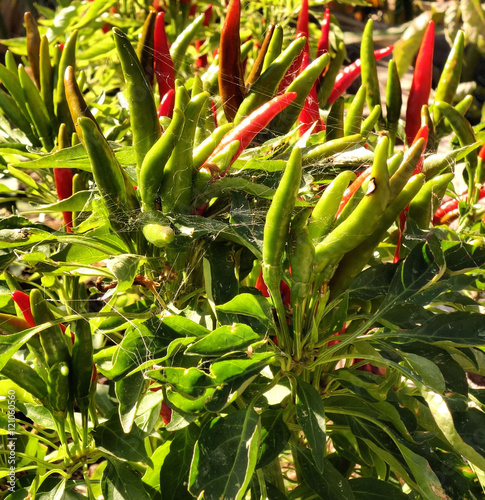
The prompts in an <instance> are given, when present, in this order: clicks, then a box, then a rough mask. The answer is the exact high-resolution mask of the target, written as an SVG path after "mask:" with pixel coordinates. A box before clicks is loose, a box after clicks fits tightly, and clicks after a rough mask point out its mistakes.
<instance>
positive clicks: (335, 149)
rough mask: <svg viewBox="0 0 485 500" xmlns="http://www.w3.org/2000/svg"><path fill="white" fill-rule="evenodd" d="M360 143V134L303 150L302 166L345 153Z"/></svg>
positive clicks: (361, 138)
mask: <svg viewBox="0 0 485 500" xmlns="http://www.w3.org/2000/svg"><path fill="white" fill-rule="evenodd" d="M362 143H363V137H362V136H361V135H360V134H355V135H349V136H347V137H342V138H340V139H335V140H333V141H329V142H325V143H324V144H318V145H317V146H313V147H310V148H308V149H305V151H304V152H303V166H307V165H311V164H313V163H315V162H318V161H321V160H324V159H325V158H328V157H329V156H332V155H335V154H337V153H341V152H343V151H347V150H348V149H351V148H352V147H354V146H358V145H359V144H362Z"/></svg>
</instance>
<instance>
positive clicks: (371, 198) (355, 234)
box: [315, 137, 389, 272]
mask: <svg viewBox="0 0 485 500" xmlns="http://www.w3.org/2000/svg"><path fill="white" fill-rule="evenodd" d="M388 149H389V139H388V138H387V137H381V138H380V139H379V142H378V143H377V146H376V149H375V153H374V163H373V165H372V172H371V179H370V181H369V185H368V188H367V192H366V193H365V196H364V198H363V199H362V200H361V202H360V203H359V204H358V205H357V207H356V208H355V210H354V211H353V213H352V214H351V216H350V217H348V218H347V219H345V220H344V221H343V222H342V223H341V224H340V225H338V226H337V227H336V228H335V229H334V230H333V231H332V232H331V233H329V234H328V235H327V236H326V238H325V239H324V240H323V241H322V242H321V243H319V244H318V245H317V246H316V249H315V261H316V266H317V269H316V271H317V272H321V271H323V270H324V269H325V268H326V266H327V265H329V264H336V263H337V262H338V261H339V260H340V259H341V258H342V257H343V255H345V254H346V253H347V252H350V250H352V249H353V248H355V247H356V246H357V245H359V244H360V243H361V242H362V241H364V240H365V239H366V238H367V237H369V236H370V235H371V234H372V233H373V231H374V230H375V227H376V226H377V224H378V222H379V220H380V218H381V217H382V215H383V213H384V211H385V209H386V207H387V203H388V200H389V172H388V170H387V153H388Z"/></svg>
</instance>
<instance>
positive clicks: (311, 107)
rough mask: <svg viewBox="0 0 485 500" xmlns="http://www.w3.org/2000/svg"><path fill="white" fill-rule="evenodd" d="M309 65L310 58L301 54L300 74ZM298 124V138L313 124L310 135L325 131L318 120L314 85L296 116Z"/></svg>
mask: <svg viewBox="0 0 485 500" xmlns="http://www.w3.org/2000/svg"><path fill="white" fill-rule="evenodd" d="M309 64H310V56H309V55H308V52H305V53H304V54H303V59H302V61H301V66H300V73H301V72H302V71H303V70H304V69H305V68H306V67H307V66H308V65H309ZM298 123H299V125H300V129H299V131H300V136H302V135H303V134H304V133H305V132H307V130H308V129H309V128H310V127H311V126H312V125H313V124H314V123H316V125H315V126H314V127H313V131H312V134H316V133H317V132H321V131H322V130H325V125H324V124H323V122H322V120H321V118H320V109H319V106H318V95H317V87H316V83H315V84H313V87H312V90H310V93H309V94H308V96H307V98H306V99H305V104H304V105H303V109H302V110H301V112H300V114H299V116H298Z"/></svg>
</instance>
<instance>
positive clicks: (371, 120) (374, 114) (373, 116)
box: [360, 104, 381, 138]
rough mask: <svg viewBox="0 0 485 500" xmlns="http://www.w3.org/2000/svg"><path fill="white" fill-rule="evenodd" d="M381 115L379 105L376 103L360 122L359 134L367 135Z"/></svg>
mask: <svg viewBox="0 0 485 500" xmlns="http://www.w3.org/2000/svg"><path fill="white" fill-rule="evenodd" d="M380 117H381V105H380V104H377V105H376V106H374V107H373V108H372V111H371V112H370V113H369V116H368V117H367V118H366V119H365V120H364V121H363V122H362V127H361V128H360V135H361V136H362V137H364V138H365V137H367V136H368V135H369V134H370V133H371V132H372V130H374V127H375V125H376V123H377V122H378V121H379V118H380Z"/></svg>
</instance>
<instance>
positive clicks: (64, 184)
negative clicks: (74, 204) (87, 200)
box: [54, 123, 73, 233]
mask: <svg viewBox="0 0 485 500" xmlns="http://www.w3.org/2000/svg"><path fill="white" fill-rule="evenodd" d="M67 141H68V138H67V133H66V125H65V124H64V123H61V126H60V127H59V139H58V141H57V146H58V149H59V150H61V149H64V148H66V147H68V143H67ZM72 178H73V173H72V170H71V169H70V168H54V182H55V185H56V191H57V198H58V199H59V201H61V200H65V199H66V198H70V197H71V196H72ZM62 218H63V219H64V225H65V227H66V231H67V232H68V233H72V212H62Z"/></svg>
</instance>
